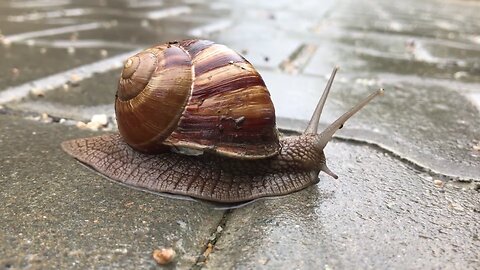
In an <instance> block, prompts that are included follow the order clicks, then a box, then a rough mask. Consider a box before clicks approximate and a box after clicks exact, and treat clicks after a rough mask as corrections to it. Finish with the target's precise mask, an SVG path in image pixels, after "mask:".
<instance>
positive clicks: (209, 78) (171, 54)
mask: <svg viewBox="0 0 480 270" xmlns="http://www.w3.org/2000/svg"><path fill="white" fill-rule="evenodd" d="M115 112H116V116H117V122H118V128H119V131H120V134H121V135H122V137H123V139H124V141H125V142H126V143H127V144H129V145H130V146H131V147H132V148H134V149H137V150H139V151H142V152H149V153H152V152H157V151H159V150H160V149H163V147H164V145H169V146H175V147H181V148H191V149H198V150H202V151H209V152H216V153H218V154H220V155H225V156H231V157H240V158H246V159H250V158H264V157H270V156H274V155H276V154H278V152H279V148H280V146H279V140H278V135H277V129H276V127H275V109H274V107H273V103H272V101H271V99H270V94H269V92H268V90H267V88H266V86H265V83H264V81H263V79H262V77H261V76H260V74H258V72H257V71H256V70H255V68H254V67H253V66H252V65H251V64H250V63H249V62H248V61H247V60H246V59H245V58H243V57H242V56H241V55H239V54H238V53H236V52H235V51H233V50H232V49H229V48H228V47H226V46H223V45H219V44H215V43H213V42H211V41H207V40H184V41H180V42H172V43H167V44H163V45H157V46H154V47H152V48H149V49H147V50H144V51H142V52H140V53H138V54H137V55H134V56H132V57H131V58H129V59H128V60H127V61H126V63H125V66H124V69H123V71H122V76H121V78H120V81H119V85H118V90H117V95H116V99H115Z"/></svg>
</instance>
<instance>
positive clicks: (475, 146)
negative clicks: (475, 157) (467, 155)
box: [473, 142, 480, 151]
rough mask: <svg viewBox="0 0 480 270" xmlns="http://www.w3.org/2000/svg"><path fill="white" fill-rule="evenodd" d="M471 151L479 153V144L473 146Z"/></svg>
mask: <svg viewBox="0 0 480 270" xmlns="http://www.w3.org/2000/svg"><path fill="white" fill-rule="evenodd" d="M473 150H475V151H480V142H478V143H477V145H474V146H473Z"/></svg>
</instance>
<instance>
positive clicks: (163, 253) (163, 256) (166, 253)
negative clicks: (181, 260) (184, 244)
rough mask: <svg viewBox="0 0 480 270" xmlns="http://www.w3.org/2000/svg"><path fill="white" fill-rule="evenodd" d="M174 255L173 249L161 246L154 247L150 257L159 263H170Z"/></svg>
mask: <svg viewBox="0 0 480 270" xmlns="http://www.w3.org/2000/svg"><path fill="white" fill-rule="evenodd" d="M175 256H176V252H175V250H173V248H162V249H155V250H154V251H153V254H152V257H153V259H154V260H155V261H156V262H157V263H158V264H159V265H166V264H169V263H171V262H172V261H173V260H174V259H175Z"/></svg>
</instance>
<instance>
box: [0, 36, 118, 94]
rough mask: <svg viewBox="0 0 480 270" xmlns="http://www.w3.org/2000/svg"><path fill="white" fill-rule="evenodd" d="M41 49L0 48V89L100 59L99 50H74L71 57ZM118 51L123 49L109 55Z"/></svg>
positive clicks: (15, 45) (113, 52)
mask: <svg viewBox="0 0 480 270" xmlns="http://www.w3.org/2000/svg"><path fill="white" fill-rule="evenodd" d="M43 49H45V48H43ZM43 49H42V48H40V47H29V46H28V45H22V44H12V45H11V47H9V48H5V47H2V46H0V61H1V62H2V63H4V64H2V65H1V66H0V72H1V73H2V74H3V75H2V76H1V77H0V89H1V90H4V89H6V88H8V87H11V86H15V85H20V84H22V83H25V82H28V81H31V80H34V79H36V78H41V77H45V76H47V75H51V74H55V73H57V72H60V71H64V70H66V69H70V68H73V67H76V66H80V65H83V64H87V63H91V62H94V61H96V60H98V59H101V58H102V56H101V52H100V49H98V50H92V49H75V53H73V54H70V53H68V50H67V49H66V48H64V49H61V48H47V49H45V50H43ZM120 51H126V50H119V49H112V51H111V52H110V53H112V54H113V55H115V54H118V53H119V52H120ZM1 90H0V91H1Z"/></svg>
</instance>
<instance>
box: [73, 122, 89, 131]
mask: <svg viewBox="0 0 480 270" xmlns="http://www.w3.org/2000/svg"><path fill="white" fill-rule="evenodd" d="M75 126H76V127H77V128H79V129H87V124H85V123H84V122H82V121H78V122H77V124H75Z"/></svg>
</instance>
